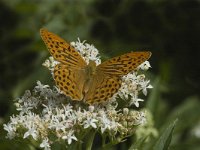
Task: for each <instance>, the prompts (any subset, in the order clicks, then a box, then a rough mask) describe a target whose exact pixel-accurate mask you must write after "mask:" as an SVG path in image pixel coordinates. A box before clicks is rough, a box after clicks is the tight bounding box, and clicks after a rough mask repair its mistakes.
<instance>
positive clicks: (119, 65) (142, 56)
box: [40, 29, 151, 104]
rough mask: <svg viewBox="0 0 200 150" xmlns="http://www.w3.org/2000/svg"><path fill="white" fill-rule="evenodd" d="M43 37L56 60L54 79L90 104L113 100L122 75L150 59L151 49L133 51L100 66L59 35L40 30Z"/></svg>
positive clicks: (79, 98) (61, 87) (65, 91)
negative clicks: (85, 58) (147, 50)
mask: <svg viewBox="0 0 200 150" xmlns="http://www.w3.org/2000/svg"><path fill="white" fill-rule="evenodd" d="M40 33H41V37H42V39H43V41H44V42H45V44H46V46H47V48H48V50H49V52H50V53H51V55H52V56H53V57H54V59H55V60H57V61H58V62H60V63H59V64H57V65H56V66H55V67H54V72H53V76H54V80H55V82H56V85H57V86H58V87H59V88H60V90H61V91H62V92H63V93H64V94H65V95H66V96H69V97H70V98H71V99H72V100H78V101H84V102H86V103H88V104H94V103H100V102H104V101H107V100H109V98H111V97H112V96H113V95H114V94H115V93H116V92H117V91H118V90H119V88H120V87H121V83H122V80H121V77H122V76H124V75H126V74H128V73H129V72H131V71H133V70H135V69H136V68H137V67H138V66H139V65H140V64H141V63H143V62H144V61H146V60H147V59H149V57H150V56H151V52H130V53H127V54H124V55H121V56H117V57H114V58H112V59H109V60H107V61H105V62H103V63H102V64H100V65H97V66H96V63H95V61H92V60H90V61H89V64H87V63H86V61H85V60H84V59H83V58H82V57H81V55H80V54H79V53H78V52H77V51H76V50H75V49H74V48H73V47H72V46H71V45H70V44H68V43H67V42H66V41H64V40H63V39H62V38H60V37H59V36H57V35H55V34H53V33H51V32H49V31H47V30H46V29H41V30H40Z"/></svg>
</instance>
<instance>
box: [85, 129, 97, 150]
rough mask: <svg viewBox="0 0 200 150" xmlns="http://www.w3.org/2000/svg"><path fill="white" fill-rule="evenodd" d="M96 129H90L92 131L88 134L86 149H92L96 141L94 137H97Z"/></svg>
mask: <svg viewBox="0 0 200 150" xmlns="http://www.w3.org/2000/svg"><path fill="white" fill-rule="evenodd" d="M95 134H96V131H94V130H90V133H89V134H88V138H87V139H88V140H87V143H86V150H91V149H92V144H93V141H94V137H95Z"/></svg>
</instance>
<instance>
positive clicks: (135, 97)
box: [129, 92, 144, 107]
mask: <svg viewBox="0 0 200 150" xmlns="http://www.w3.org/2000/svg"><path fill="white" fill-rule="evenodd" d="M143 101H144V100H143V99H140V98H138V95H137V92H135V93H132V94H131V100H130V102H129V105H130V106H131V105H133V104H134V105H135V106H136V107H139V105H140V104H139V102H143Z"/></svg>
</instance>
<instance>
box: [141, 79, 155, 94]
mask: <svg viewBox="0 0 200 150" xmlns="http://www.w3.org/2000/svg"><path fill="white" fill-rule="evenodd" d="M149 82H150V80H148V81H144V82H141V83H140V85H141V88H142V93H143V94H144V95H145V96H146V95H147V89H151V88H153V86H152V85H150V84H149Z"/></svg>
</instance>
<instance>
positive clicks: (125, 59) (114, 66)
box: [97, 51, 151, 76]
mask: <svg viewBox="0 0 200 150" xmlns="http://www.w3.org/2000/svg"><path fill="white" fill-rule="evenodd" d="M150 56H151V52H148V51H147V52H130V53H127V54H124V55H121V56H117V57H114V58H111V59H109V60H108V61H105V62H103V63H102V64H100V65H99V66H97V70H101V71H102V72H103V73H105V74H107V75H110V76H123V75H126V74H128V73H129V72H131V71H133V70H135V69H136V68H137V67H138V66H139V65H140V64H142V63H143V62H144V61H146V60H148V59H149V58H150Z"/></svg>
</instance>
